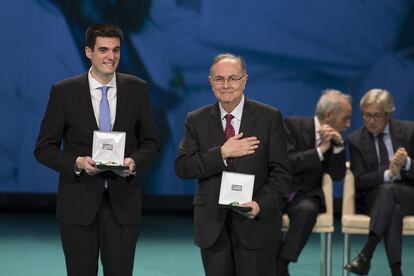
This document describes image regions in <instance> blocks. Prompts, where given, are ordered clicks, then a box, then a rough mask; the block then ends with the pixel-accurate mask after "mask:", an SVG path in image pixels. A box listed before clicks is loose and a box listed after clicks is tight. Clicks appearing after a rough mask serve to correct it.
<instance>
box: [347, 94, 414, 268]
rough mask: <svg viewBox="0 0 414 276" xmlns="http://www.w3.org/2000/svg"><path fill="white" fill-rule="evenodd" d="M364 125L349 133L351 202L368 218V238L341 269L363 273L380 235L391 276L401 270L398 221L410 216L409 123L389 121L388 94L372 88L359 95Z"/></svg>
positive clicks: (413, 196) (413, 130)
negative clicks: (353, 193)
mask: <svg viewBox="0 0 414 276" xmlns="http://www.w3.org/2000/svg"><path fill="white" fill-rule="evenodd" d="M360 108H361V111H362V114H363V121H364V127H362V128H361V129H358V130H356V131H355V132H353V133H351V134H350V135H349V146H350V155H351V169H352V172H353V173H354V175H355V185H356V203H357V206H358V207H359V209H360V210H361V211H363V212H364V213H366V214H368V215H369V216H370V217H371V222H370V232H369V236H368V241H367V242H366V244H365V246H364V248H363V249H362V251H361V252H360V253H359V255H358V256H357V257H356V258H355V259H354V260H353V261H352V262H351V263H349V264H347V265H346V266H345V269H346V270H348V271H351V272H353V273H355V274H358V275H367V274H368V272H369V270H370V264H371V258H372V255H373V253H374V251H375V248H376V246H377V244H378V243H379V242H380V239H381V238H384V243H385V249H386V253H387V257H388V263H389V265H390V268H391V273H392V275H393V276H397V275H402V272H401V250H402V249H401V243H402V220H403V217H404V216H405V215H412V214H414V186H413V185H414V166H413V164H412V159H411V157H412V156H414V123H413V122H408V121H400V120H395V119H391V114H392V112H393V111H394V110H395V107H394V103H393V99H392V96H391V94H390V93H389V92H388V91H386V90H383V89H372V90H370V91H368V92H367V93H366V94H365V95H364V96H363V97H362V99H361V102H360Z"/></svg>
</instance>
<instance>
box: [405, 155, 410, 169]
mask: <svg viewBox="0 0 414 276" xmlns="http://www.w3.org/2000/svg"><path fill="white" fill-rule="evenodd" d="M410 169H411V158H410V157H408V156H407V162H406V163H405V167H404V170H405V171H409V170H410Z"/></svg>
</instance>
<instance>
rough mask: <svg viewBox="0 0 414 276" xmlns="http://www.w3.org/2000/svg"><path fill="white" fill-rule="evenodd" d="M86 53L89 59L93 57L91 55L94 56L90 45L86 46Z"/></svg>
mask: <svg viewBox="0 0 414 276" xmlns="http://www.w3.org/2000/svg"><path fill="white" fill-rule="evenodd" d="M85 55H86V57H87V58H89V59H91V57H92V49H91V48H89V47H88V46H86V47H85Z"/></svg>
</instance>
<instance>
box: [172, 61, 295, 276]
mask: <svg viewBox="0 0 414 276" xmlns="http://www.w3.org/2000/svg"><path fill="white" fill-rule="evenodd" d="M209 80H210V84H211V86H212V90H213V92H214V95H215V96H216V98H217V100H218V101H217V102H216V103H213V104H209V105H206V106H203V107H201V108H199V109H196V110H194V111H192V112H190V113H189V114H188V116H187V120H186V122H185V135H184V138H183V140H182V142H181V144H180V148H179V152H178V157H177V159H176V162H175V169H176V172H177V175H178V176H179V177H181V178H186V179H188V178H197V179H198V186H197V191H196V195H195V196H194V200H193V204H194V223H195V243H196V244H197V245H198V246H199V247H200V248H201V257H202V261H203V266H204V271H205V274H206V275H207V276H236V275H237V276H274V273H275V271H274V269H275V265H274V259H275V258H276V251H277V248H278V246H279V243H280V238H281V213H280V206H281V202H282V201H283V199H282V195H283V193H284V191H285V190H286V189H287V187H288V185H289V182H290V180H291V175H290V168H289V162H288V158H287V151H286V132H285V130H284V127H283V119H282V115H281V113H280V111H279V110H277V109H275V108H273V107H270V106H268V105H265V104H262V103H259V102H257V101H254V100H251V99H248V98H246V97H245V96H244V95H243V92H244V88H245V85H246V81H247V72H246V65H245V63H244V61H243V59H242V58H241V57H237V56H234V55H232V54H221V55H218V56H217V57H216V58H215V59H214V61H213V64H212V65H211V68H210V76H209ZM223 171H232V172H237V173H244V174H253V175H254V176H255V178H254V188H253V198H252V200H251V201H249V202H246V203H244V204H243V206H246V207H250V208H251V210H250V211H249V212H247V213H245V214H243V213H238V212H235V211H232V210H229V209H226V208H221V207H220V206H219V204H218V201H219V192H220V188H221V187H220V183H221V178H222V173H223Z"/></svg>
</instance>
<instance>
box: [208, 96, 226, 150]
mask: <svg viewBox="0 0 414 276" xmlns="http://www.w3.org/2000/svg"><path fill="white" fill-rule="evenodd" d="M209 114H210V120H209V121H208V129H209V131H211V133H210V134H211V139H212V141H213V143H214V144H215V145H216V144H217V145H222V144H224V141H225V140H226V138H225V137H224V131H223V124H222V123H221V118H220V108H219V105H218V102H217V103H216V104H214V105H212V106H211V108H210V112H209Z"/></svg>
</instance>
